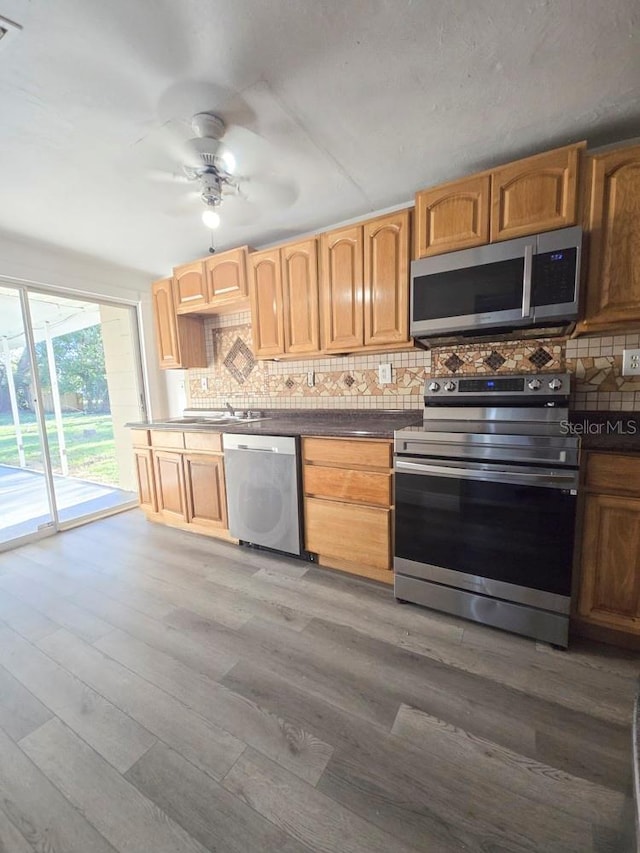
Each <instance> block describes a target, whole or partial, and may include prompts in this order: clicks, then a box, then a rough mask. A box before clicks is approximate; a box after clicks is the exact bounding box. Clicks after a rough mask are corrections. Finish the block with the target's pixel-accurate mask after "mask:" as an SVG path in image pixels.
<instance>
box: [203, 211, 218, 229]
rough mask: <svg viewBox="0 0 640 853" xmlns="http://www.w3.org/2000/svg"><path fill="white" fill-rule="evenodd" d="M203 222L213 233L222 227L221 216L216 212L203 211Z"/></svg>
mask: <svg viewBox="0 0 640 853" xmlns="http://www.w3.org/2000/svg"><path fill="white" fill-rule="evenodd" d="M202 221H203V222H204V224H205V225H206V226H207V228H211V230H212V231H213V230H214V229H215V228H217V227H218V226H219V225H220V214H219V213H218V212H217V211H216V210H210V209H207V210H203V211H202Z"/></svg>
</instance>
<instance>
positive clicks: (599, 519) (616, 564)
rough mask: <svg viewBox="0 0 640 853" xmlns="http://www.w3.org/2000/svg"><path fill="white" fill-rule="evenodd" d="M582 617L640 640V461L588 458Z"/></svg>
mask: <svg viewBox="0 0 640 853" xmlns="http://www.w3.org/2000/svg"><path fill="white" fill-rule="evenodd" d="M585 486H586V495H585V499H584V505H583V517H582V531H583V532H582V547H581V573H580V595H579V603H578V613H579V617H580V618H581V619H582V620H584V621H586V622H590V623H593V624H596V625H600V626H604V627H608V628H612V629H615V630H618V631H624V632H626V633H632V634H636V635H640V457H638V456H627V455H625V454H615V453H589V454H588V455H587V470H586V483H585Z"/></svg>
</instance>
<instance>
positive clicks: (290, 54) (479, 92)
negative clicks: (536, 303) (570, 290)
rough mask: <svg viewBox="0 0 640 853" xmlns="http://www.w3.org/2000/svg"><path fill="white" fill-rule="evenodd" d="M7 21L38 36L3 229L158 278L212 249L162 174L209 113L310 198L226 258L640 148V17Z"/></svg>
mask: <svg viewBox="0 0 640 853" xmlns="http://www.w3.org/2000/svg"><path fill="white" fill-rule="evenodd" d="M0 15H4V16H6V17H8V18H11V19H13V20H16V21H17V22H18V23H20V24H22V26H23V31H22V32H21V33H20V35H19V36H17V37H15V38H13V39H11V40H7V43H6V44H5V45H4V46H3V45H1V44H0V103H1V104H2V114H1V119H0V193H1V196H0V198H1V202H0V229H2V230H7V231H10V232H14V233H18V234H23V235H30V236H33V237H36V238H39V239H42V240H45V241H48V242H50V243H54V244H58V245H60V246H63V247H67V248H71V249H74V250H77V251H82V252H87V253H90V254H93V255H95V256H98V257H101V258H104V259H108V260H110V261H113V262H116V263H119V264H123V265H126V266H129V267H133V268H137V269H140V270H144V271H148V272H149V273H152V274H154V275H155V274H158V275H162V274H165V273H166V272H168V271H169V270H170V268H171V266H172V265H174V264H177V263H180V262H183V261H188V260H191V259H193V258H195V257H199V256H202V255H203V254H205V253H206V250H207V246H208V238H209V232H208V231H207V230H206V229H205V228H204V227H203V226H202V224H201V222H200V210H201V207H200V206H199V203H197V202H196V203H193V202H191V203H185V204H183V199H184V198H185V194H186V192H187V191H188V190H189V187H184V186H182V185H180V184H177V183H176V184H172V183H166V184H164V183H158V182H154V181H152V180H150V179H149V176H148V174H147V173H148V170H149V169H167V170H169V171H172V170H177V169H178V164H177V163H176V162H174V161H173V160H172V157H171V156H170V154H169V153H168V150H167V149H166V147H165V141H166V133H165V131H166V128H165V130H164V131H163V127H162V126H163V124H164V123H165V122H167V121H169V122H170V123H171V124H170V126H172V127H173V126H175V125H176V123H177V122H179V121H187V120H188V119H189V117H190V116H191V115H192V113H193V112H195V111H197V110H205V109H213V110H216V111H217V112H219V113H220V114H221V115H222V116H223V117H224V118H225V119H226V120H227V121H228V122H234V121H235V122H237V123H239V124H240V125H241V126H242V127H244V128H246V129H249V130H252V131H254V132H255V133H257V134H259V135H260V137H261V140H262V147H261V151H260V158H259V160H258V161H256V160H255V158H254V160H253V161H252V162H251V163H246V162H245V163H243V162H242V158H241V157H239V158H238V159H239V160H240V162H239V166H238V170H239V171H240V172H242V171H243V167H244V173H245V174H246V173H247V171H248V172H251V170H252V169H253V170H254V171H258V172H259V173H260V175H261V176H266V177H269V178H271V179H278V180H284V181H291V182H292V183H293V184H294V185H295V188H296V192H297V198H296V200H295V202H294V203H293V204H289V206H285V207H280V208H278V209H274V210H271V209H268V208H265V209H264V212H263V215H262V216H259V217H258V218H257V219H254V221H253V222H248V223H247V224H244V225H243V224H236V225H234V226H233V227H232V226H230V225H229V224H227V225H224V224H223V226H222V227H221V228H220V229H219V230H218V231H217V232H216V243H217V245H218V246H219V248H224V247H228V246H232V245H237V244H239V243H242V242H247V243H249V244H250V245H253V246H261V245H265V244H267V243H269V242H274V241H276V240H279V239H284V238H287V237H290V236H294V235H295V234H299V233H302V232H305V231H310V230H313V229H321V228H323V227H325V226H329V225H332V224H333V223H335V222H337V221H339V220H343V219H348V218H350V217H354V216H359V215H366V214H367V213H368V212H369V211H372V210H379V209H382V208H385V207H387V206H392V205H394V204H398V203H401V202H406V201H407V200H409V199H410V198H411V197H412V196H413V193H414V192H415V190H416V189H417V188H420V187H425V186H429V185H431V184H434V183H438V182H440V181H442V180H446V179H449V178H452V177H455V176H457V175H460V174H464V173H465V172H469V171H472V170H475V169H479V168H484V167H487V166H490V165H492V164H496V163H499V162H504V161H507V160H509V159H512V158H515V157H518V156H521V155H526V154H528V153H531V152H534V151H536V150H541V149H544V148H545V147H553V146H554V145H557V144H563V143H566V142H569V141H574V140H577V139H580V138H585V137H586V138H587V139H588V140H589V143H590V144H591V145H597V144H602V143H606V142H611V141H616V140H618V139H623V138H626V137H630V136H635V135H637V134H638V133H639V130H638V128H639V127H640V49H639V44H638V40H639V39H638V36H639V32H640V27H639V24H640V4H639V3H638V2H637V0H607V2H606V3H605V2H598V0H591V2H589V0H582V2H580V0H511V2H505V0H448V2H447V0H422V2H421V0H324V2H323V0H268V2H265V0H179V2H177V0H135V2H132V0H109V2H104V0H56V2H55V3H52V2H50V0H31V2H29V3H24V0H0ZM163 134H165V135H163ZM241 153H242V152H241ZM222 214H223V217H224V207H223V208H222ZM0 272H1V270H0Z"/></svg>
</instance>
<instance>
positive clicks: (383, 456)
mask: <svg viewBox="0 0 640 853" xmlns="http://www.w3.org/2000/svg"><path fill="white" fill-rule="evenodd" d="M302 456H303V459H304V461H305V462H313V463H316V464H318V465H338V466H341V467H344V468H390V467H391V442H390V441H368V440H366V439H360V438H346V439H345V438H305V439H304V440H303V442H302Z"/></svg>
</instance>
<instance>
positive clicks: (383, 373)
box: [378, 364, 391, 385]
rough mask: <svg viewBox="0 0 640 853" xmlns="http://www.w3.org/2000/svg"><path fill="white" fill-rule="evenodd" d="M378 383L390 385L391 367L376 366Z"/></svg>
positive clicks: (388, 365) (385, 365)
mask: <svg viewBox="0 0 640 853" xmlns="http://www.w3.org/2000/svg"><path fill="white" fill-rule="evenodd" d="M378 382H379V383H380V385H389V384H390V383H391V365H390V364H379V365H378Z"/></svg>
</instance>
